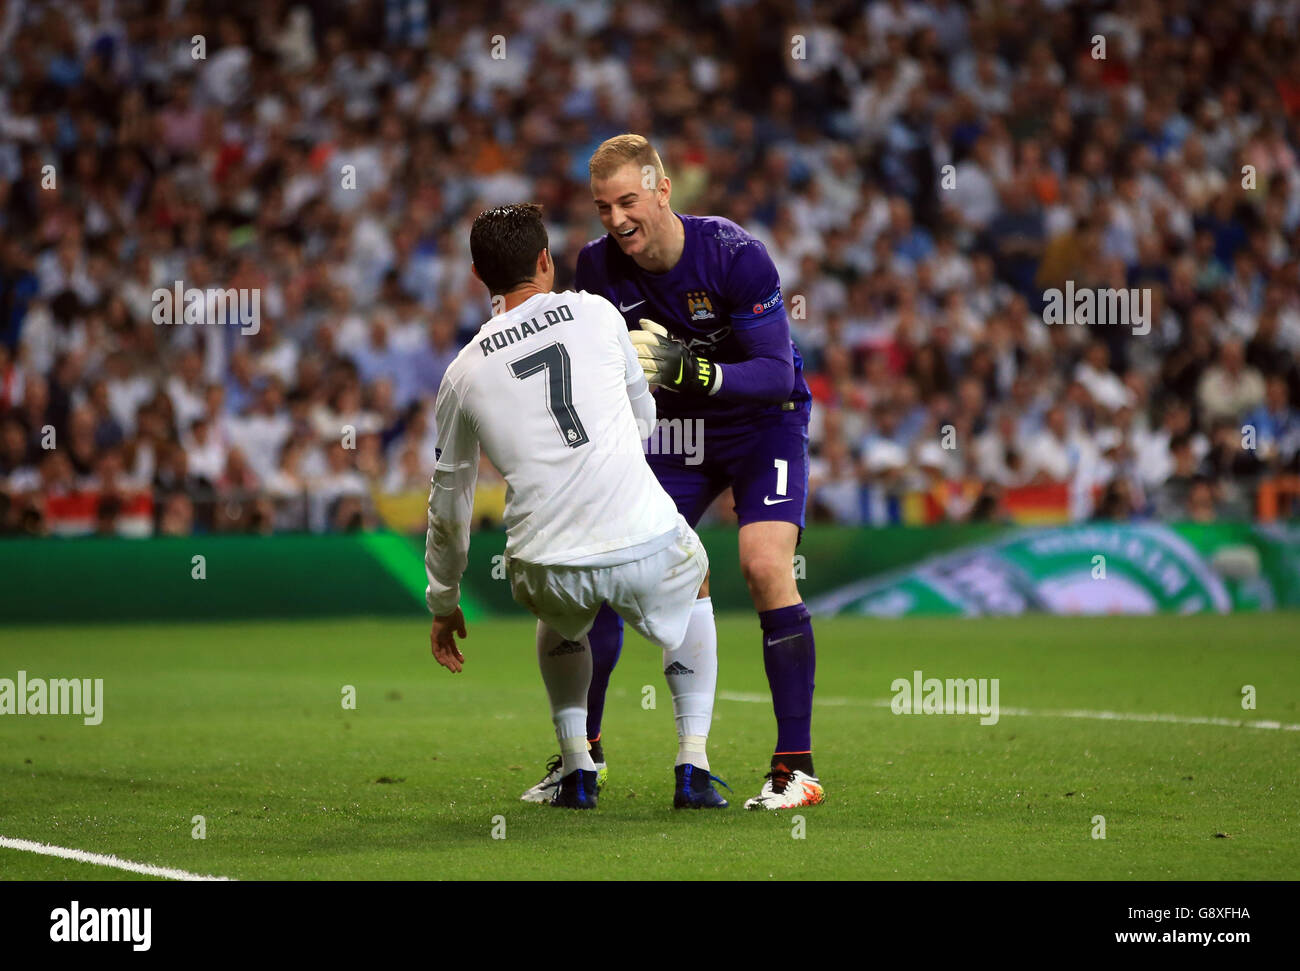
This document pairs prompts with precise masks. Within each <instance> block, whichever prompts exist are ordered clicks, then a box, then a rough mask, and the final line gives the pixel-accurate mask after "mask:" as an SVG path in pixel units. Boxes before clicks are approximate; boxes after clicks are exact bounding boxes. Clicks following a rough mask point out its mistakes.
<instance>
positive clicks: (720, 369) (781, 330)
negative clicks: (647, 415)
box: [629, 312, 794, 403]
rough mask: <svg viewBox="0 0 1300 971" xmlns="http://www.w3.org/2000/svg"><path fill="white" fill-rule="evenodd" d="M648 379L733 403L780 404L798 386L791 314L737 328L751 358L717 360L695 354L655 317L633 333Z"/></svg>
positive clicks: (633, 341)
mask: <svg viewBox="0 0 1300 971" xmlns="http://www.w3.org/2000/svg"><path fill="white" fill-rule="evenodd" d="M629 336H630V338H631V341H632V343H633V345H634V346H635V347H636V350H637V357H638V359H639V360H640V362H641V369H642V370H643V371H644V372H645V376H646V380H647V381H649V382H650V383H651V384H652V385H655V386H657V387H663V388H669V389H671V390H673V391H683V392H685V393H687V394H703V395H716V396H717V397H718V398H719V399H722V400H727V401H756V402H765V403H776V402H781V401H785V400H786V399H787V398H789V397H790V392H791V391H792V390H793V389H794V356H793V354H792V353H791V350H790V325H789V323H788V322H787V321H786V319H785V314H784V313H783V312H782V313H779V314H774V315H772V317H771V319H768V320H764V321H763V322H762V323H761V324H758V325H756V326H752V327H748V328H745V329H744V330H738V331H737V337H738V338H739V340H740V342H741V346H742V347H743V348H744V349H745V351H746V360H744V361H739V362H737V363H735V364H726V365H722V364H717V363H715V362H714V361H710V360H709V359H707V358H705V357H701V356H700V355H699V354H696V353H694V352H692V351H691V350H690V349H689V348H687V346H686V345H685V344H683V343H682V342H681V341H679V340H676V339H674V338H673V337H671V336H669V334H668V331H667V330H666V329H665V328H664V327H663V326H662V325H660V324H657V323H655V322H654V321H653V320H647V319H644V318H643V319H642V320H641V329H640V330H634V331H632V332H631V334H630V335H629Z"/></svg>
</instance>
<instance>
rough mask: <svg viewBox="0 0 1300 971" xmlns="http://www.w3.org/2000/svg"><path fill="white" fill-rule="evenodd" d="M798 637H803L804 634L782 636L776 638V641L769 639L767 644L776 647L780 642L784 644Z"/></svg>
mask: <svg viewBox="0 0 1300 971" xmlns="http://www.w3.org/2000/svg"><path fill="white" fill-rule="evenodd" d="M796 637H803V634H791V635H790V636H789V637H780V638H777V639H776V640H774V641H768V642H767V646H768V647H775V646H776V645H778V644H784V643H785V642H786V641H792V640H794V639H795V638H796Z"/></svg>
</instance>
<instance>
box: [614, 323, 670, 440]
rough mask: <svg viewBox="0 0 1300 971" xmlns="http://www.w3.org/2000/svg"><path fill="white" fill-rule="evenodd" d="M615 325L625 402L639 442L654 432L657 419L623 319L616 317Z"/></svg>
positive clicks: (648, 387)
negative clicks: (621, 361) (632, 419)
mask: <svg viewBox="0 0 1300 971" xmlns="http://www.w3.org/2000/svg"><path fill="white" fill-rule="evenodd" d="M611 309H612V308H611ZM615 325H616V326H615V332H616V333H617V334H618V340H619V344H620V345H621V346H622V348H623V380H624V382H625V384H626V385H627V400H628V402H629V403H630V404H631V405H632V417H633V418H634V419H635V420H636V426H637V433H638V434H639V435H640V436H641V440H642V441H645V440H646V439H647V438H649V437H650V436H651V435H652V434H654V430H655V419H656V418H657V417H658V411H657V409H656V407H655V398H654V395H652V394H651V393H650V384H649V382H648V381H647V380H646V376H645V373H644V371H643V370H642V367H641V359H640V357H639V356H638V354H637V349H636V346H635V345H634V344H633V343H632V340H631V336H630V335H629V334H628V330H627V328H626V327H625V326H624V325H623V318H622V317H618V318H617V319H616V320H615Z"/></svg>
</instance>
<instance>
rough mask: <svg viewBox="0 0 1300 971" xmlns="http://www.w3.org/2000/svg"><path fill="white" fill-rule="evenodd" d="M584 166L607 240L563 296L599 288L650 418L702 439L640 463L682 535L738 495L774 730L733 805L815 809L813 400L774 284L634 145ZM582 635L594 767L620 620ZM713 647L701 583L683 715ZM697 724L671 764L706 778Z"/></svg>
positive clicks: (614, 146) (683, 681)
mask: <svg viewBox="0 0 1300 971" xmlns="http://www.w3.org/2000/svg"><path fill="white" fill-rule="evenodd" d="M590 172H591V190H592V197H593V199H594V201H595V204H596V208H597V210H598V211H599V213H600V218H601V223H602V224H603V225H604V227H605V228H606V229H607V230H608V235H606V236H603V237H601V238H600V239H598V240H595V241H594V242H591V243H588V244H587V245H586V246H585V247H583V249H582V252H581V253H580V254H579V255H578V265H577V279H576V281H575V288H576V289H579V290H586V291H588V292H590V293H595V294H599V295H600V296H602V297H604V298H606V299H607V300H609V301H610V302H611V303H613V304H614V305H615V306H617V307H618V309H619V311H620V312H621V313H622V314H623V316H624V319H625V320H626V321H627V322H628V325H629V328H630V329H631V331H632V333H631V335H630V336H631V339H632V343H633V344H634V345H635V346H636V348H637V352H638V357H639V359H640V362H641V366H642V368H643V370H644V371H645V374H646V378H647V379H648V381H649V382H650V384H651V385H652V386H653V387H657V388H661V389H664V390H663V391H662V392H660V393H657V394H656V396H655V397H656V401H657V404H658V410H659V417H660V419H661V421H662V422H672V421H673V420H674V419H677V420H678V421H679V422H687V421H689V422H695V423H697V425H696V427H700V428H702V431H703V436H702V442H703V452H702V459H701V456H699V455H692V456H686V455H682V454H660V452H661V450H659V449H651V454H649V455H647V460H648V461H649V463H650V466H651V468H652V469H653V470H654V473H655V476H656V477H657V478H658V479H659V482H660V484H661V485H662V486H663V487H664V489H665V490H667V492H668V494H669V495H670V496H672V498H673V501H674V502H675V503H676V504H677V509H678V511H679V512H680V513H681V514H682V516H683V517H685V519H686V521H687V522H688V523H690V524H691V525H692V526H694V525H695V524H696V523H697V522H699V519H700V517H701V516H702V515H703V514H704V512H705V510H706V509H708V507H709V506H710V504H711V503H712V502H713V501H714V500H715V499H716V498H717V497H718V495H719V494H720V493H722V491H723V490H724V489H726V488H727V487H728V486H730V487H731V490H732V493H733V496H734V498H735V509H736V515H737V518H738V519H739V523H740V537H739V542H740V566H741V571H742V572H743V574H744V577H745V582H746V584H747V585H748V587H749V592H750V596H751V597H752V598H753V601H754V606H755V608H756V609H757V611H758V617H759V623H760V626H761V628H762V636H763V661H764V666H765V667H766V670H767V679H768V684H769V685H770V687H771V691H772V707H773V710H774V712H775V715H776V723H777V740H776V745H775V749H774V753H773V755H772V759H771V767H770V771H769V772H768V774H767V777H766V781H765V783H764V785H763V788H762V791H761V792H760V793H759V794H758V795H757V796H755V797H754V798H752V799H750V800H748V801H747V802H746V803H745V808H746V809H792V808H796V807H801V806H811V805H816V804H818V803H820V802H822V801H823V800H824V799H825V794H824V792H823V790H822V786H821V783H820V781H819V780H818V778H817V775H816V772H815V771H814V769H813V761H812V738H811V720H812V698H813V673H814V668H815V651H814V647H813V631H812V624H811V621H810V617H809V614H808V609H807V608H806V607H805V606H804V603H803V600H802V598H801V597H800V595H799V590H798V587H797V586H796V584H795V581H794V573H793V561H794V551H795V546H796V544H797V543H798V541H799V535H800V532H801V530H802V528H803V525H804V505H805V499H806V495H807V487H808V418H809V411H810V405H811V400H812V399H811V395H810V394H809V392H808V386H807V384H806V383H805V382H804V379H803V362H802V360H801V359H800V356H799V352H798V350H797V349H796V348H795V347H794V345H793V344H792V342H791V340H790V327H789V322H788V320H787V319H786V315H785V307H784V304H783V303H782V299H781V282H780V279H779V278H778V276H777V272H776V268H775V266H774V265H773V263H772V260H771V258H770V257H769V256H768V254H767V251H766V250H765V249H764V247H763V245H762V244H761V243H759V242H758V240H756V239H754V237H752V236H750V235H749V234H748V233H746V232H745V231H744V230H743V229H741V228H740V227H739V226H737V225H736V224H735V223H733V222H731V221H730V220H727V219H722V218H719V217H699V216H680V215H678V214H676V213H674V212H673V211H672V208H671V206H670V200H671V193H672V184H671V181H670V180H669V179H668V178H667V177H666V176H665V175H664V170H663V164H662V163H661V161H660V159H659V155H658V153H657V152H655V150H654V148H653V147H652V146H651V145H650V143H649V142H648V141H647V140H646V139H645V138H643V137H641V136H640V135H619V136H617V137H615V138H611V139H608V140H607V141H605V142H604V143H603V144H601V146H600V147H599V148H598V149H597V150H596V153H595V154H594V155H593V156H592V158H591V163H590ZM670 427H671V426H670ZM697 440H698V437H697ZM589 638H590V642H591V650H592V660H593V668H594V670H593V674H592V680H591V687H590V690H589V693H588V699H587V706H588V707H587V710H588V722H587V737H588V740H589V742H590V743H591V746H592V752H591V755H592V759H593V761H594V762H595V763H596V764H597V766H598V768H599V769H601V770H604V769H606V766H605V764H604V763H605V756H604V744H603V741H602V739H601V728H600V725H601V716H602V714H603V711H604V704H605V692H606V690H607V688H608V685H609V676H610V673H611V672H612V671H613V669H614V665H615V664H616V663H617V661H618V657H619V653H620V651H621V650H622V641H623V625H622V621H621V620H620V619H619V617H618V615H617V614H615V613H614V612H613V611H612V610H610V609H609V608H608V607H605V608H603V609H602V610H601V612H600V614H599V615H598V616H597V619H596V624H595V626H594V627H593V628H592V630H591V631H590V634H589ZM716 648H717V633H716V630H715V628H714V623H713V607H712V602H711V600H710V599H709V596H708V582H707V581H706V582H705V585H704V587H703V588H702V590H701V593H700V599H699V600H698V601H697V602H696V609H695V611H694V613H693V615H692V621H691V625H690V627H689V628H688V633H687V641H686V643H685V644H684V645H683V650H684V652H683V653H682V655H681V657H680V658H679V660H678V661H676V662H674V663H673V664H670V665H669V666H668V668H667V669H666V670H665V671H664V674H665V676H666V678H667V679H668V683H669V686H670V688H672V690H673V692H674V711H675V712H676V713H678V717H679V720H680V718H681V717H682V715H681V711H682V710H684V709H680V708H679V707H678V705H677V703H676V702H677V698H678V695H679V694H681V695H683V696H685V694H686V693H687V692H689V693H690V694H691V696H693V697H703V696H704V695H706V694H707V696H708V697H709V698H710V699H711V698H712V697H713V694H714V686H715V685H716V682H717V650H716ZM692 658H694V659H695V660H691V659H692ZM708 716H709V717H708V718H707V719H700V720H698V721H697V722H696V724H695V725H694V726H687V728H686V730H684V731H683V730H682V726H681V725H679V735H681V737H682V739H683V742H682V745H683V751H682V753H680V754H679V758H678V761H679V762H682V761H684V760H685V761H690V762H693V763H694V764H696V765H699V766H701V767H702V768H704V769H706V770H707V768H708V757H707V754H706V753H705V741H706V739H705V737H704V736H703V735H701V734H699V733H700V732H705V733H707V731H708V724H709V722H710V720H711V716H712V711H711V710H710V711H709V712H708ZM605 774H606V773H605V772H604V771H602V772H600V778H601V779H602V781H603V779H604V776H605ZM550 781H552V780H550V777H549V776H548V777H547V778H545V779H543V780H542V782H540V783H538V785H537V786H535V787H533V789H530V790H529V791H528V792H527V793H525V794H524V796H523V798H524V799H525V800H526V801H541V799H542V798H544V796H538V794H539V793H541V792H544V791H545V790H544V787H545V785H546V784H547V783H548V782H550ZM719 802H720V804H721V805H725V801H721V800H719Z"/></svg>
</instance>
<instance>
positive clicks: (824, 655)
mask: <svg viewBox="0 0 1300 971" xmlns="http://www.w3.org/2000/svg"><path fill="white" fill-rule="evenodd" d="M1297 620H1298V618H1297V616H1296V615H1295V614H1274V615H1262V616H1259V615H1257V616H1246V615H1241V616H1234V617H1191V618H1173V617H1164V618H1146V619H1124V618H1107V619H1093V620H1083V619H1059V618H1043V617H1036V618H1022V619H1014V620H978V621H958V620H944V621H940V620H934V621H872V620H836V621H823V622H819V623H818V624H817V636H818V679H817V680H818V686H819V696H821V697H822V698H824V699H825V703H822V704H819V706H818V708H817V710H816V715H815V718H814V741H815V743H816V745H815V747H816V753H817V767H818V771H819V774H820V775H821V776H822V779H823V780H824V782H825V784H826V788H827V793H828V797H829V799H828V802H827V804H826V805H824V806H821V807H817V808H813V809H809V810H805V811H804V812H803V813H802V815H803V817H804V820H805V832H804V838H803V839H795V838H794V837H793V835H792V830H793V824H794V821H793V819H792V817H791V815H790V814H776V813H746V812H744V811H743V810H741V809H740V808H739V804H740V802H742V801H743V800H744V799H745V798H746V797H748V796H750V795H753V794H754V793H755V792H757V790H758V787H759V785H760V784H761V782H762V775H763V772H764V771H765V770H766V761H767V755H768V754H769V752H770V746H771V744H772V743H773V741H774V730H773V723H772V714H771V709H770V706H769V705H768V704H767V703H766V702H761V701H760V702H759V703H754V702H752V701H743V700H727V699H726V698H725V697H724V699H723V700H720V701H719V702H718V706H717V717H716V721H715V723H714V732H713V737H712V739H711V745H710V752H711V756H712V761H713V768H714V771H715V772H716V773H717V774H719V775H721V776H722V777H723V778H725V779H726V780H727V781H728V782H730V783H731V785H732V786H733V787H734V788H735V799H734V804H733V807H732V808H731V809H728V810H725V811H722V812H710V813H690V812H673V811H672V810H671V809H670V808H669V807H670V804H671V797H672V791H671V779H672V775H671V764H672V757H673V754H674V751H675V741H674V738H673V729H672V714H671V705H670V700H669V696H668V692H667V689H666V687H665V686H664V683H663V677H662V675H661V674H660V661H659V658H658V656H657V652H656V651H654V650H653V649H651V648H650V647H649V645H647V644H646V643H645V642H643V641H641V640H639V639H638V638H636V637H635V636H634V635H631V636H629V640H628V644H627V646H626V648H625V650H624V654H623V660H622V662H621V664H620V666H619V668H618V670H617V671H616V672H615V675H614V681H613V687H612V690H611V696H610V700H609V706H608V709H607V716H606V720H605V738H606V742H607V749H606V751H607V754H608V757H609V760H610V767H611V779H610V784H609V786H608V788H607V789H606V791H605V794H604V795H603V796H602V799H601V805H600V808H599V809H598V810H597V811H596V812H594V813H571V812H563V811H559V810H552V809H550V808H549V807H545V806H533V805H525V804H521V803H519V802H518V801H517V796H518V793H519V792H520V791H522V790H523V789H524V788H526V787H527V786H528V785H530V784H532V783H533V782H535V781H537V778H538V777H539V775H540V773H541V769H542V762H543V761H544V759H545V757H546V756H548V755H549V754H550V753H551V752H552V751H553V750H554V748H555V744H554V739H553V736H552V735H551V728H550V722H549V719H548V717H547V712H546V705H545V696H544V694H543V691H542V686H541V681H540V677H539V675H538V674H537V671H536V665H535V661H534V658H533V647H532V642H533V638H532V625H531V623H527V622H522V621H521V622H515V621H493V622H482V623H478V624H474V625H473V626H472V627H471V630H470V635H471V636H470V640H469V641H467V642H466V643H465V652H466V656H467V659H468V664H467V667H466V671H465V673H464V674H462V675H459V676H452V675H450V674H448V673H447V672H446V671H444V670H443V669H442V668H439V667H437V666H436V665H435V664H434V663H433V661H432V660H431V658H430V657H429V652H428V637H427V628H426V626H425V625H424V624H423V623H421V622H419V621H415V622H406V621H364V620H363V621H330V622H328V623H325V622H321V623H301V622H294V623H255V624H248V623H231V624H229V625H210V624H209V625H193V626H181V625H168V626H162V625H158V626H144V625H141V626H117V627H98V628H81V627H62V628H53V627H46V628H42V627H31V628H17V629H15V628H10V629H8V630H5V631H3V632H0V677H7V678H14V677H15V676H16V673H17V671H18V670H19V669H20V668H21V669H24V670H26V671H27V672H28V675H29V676H30V677H71V676H77V677H101V678H103V679H104V681H105V696H106V700H105V714H104V721H103V724H102V725H99V726H97V727H87V726H84V725H82V724H81V722H80V719H77V718H73V717H54V716H45V717H37V716H13V715H5V716H0V835H3V836H8V837H18V838H24V839H31V840H38V841H42V842H48V843H53V844H57V845H60V846H68V847H75V848H79V849H84V850H90V851H93V852H99V853H112V854H116V855H118V856H120V857H122V858H125V859H129V860H135V861H140V862H146V863H153V864H157V865H163V866H170V867H178V868H183V869H186V870H191V871H196V872H201V873H209V874H218V875H224V876H229V877H236V878H240V879H316V878H330V879H338V878H366V879H376V878H378V879H386V878H417V879H428V878H435V879H442V878H446V879H451V878H454V879H466V878H526V879H528V878H563V877H581V878H598V879H599V878H622V879H628V878H630V879H641V878H678V879H682V878H686V879H702V878H703V879H707V878H746V879H769V878H774V879H783V878H786V879H788V878H799V879H808V878H823V877H829V878H895V879H949V878H994V879H1021V878H1030V879H1033V878H1081V879H1249V878H1265V879H1274V878H1294V877H1295V876H1296V874H1297V873H1298V872H1300V791H1298V788H1297V781H1296V775H1297V773H1296V766H1297V765H1298V764H1300V732H1297V731H1281V730H1263V729H1258V728H1249V727H1225V726H1219V725H1183V724H1165V723H1131V722H1119V721H1109V722H1108V721H1093V720H1083V719H1067V718H1061V717H1051V716H1045V715H1020V716H1013V715H1008V714H1004V715H1003V717H1002V719H1001V721H1000V722H999V723H998V724H997V725H994V726H981V725H980V724H979V722H978V717H977V716H938V715H930V716H925V715H895V714H893V713H892V712H891V711H890V710H889V708H887V707H878V706H873V705H872V704H871V702H872V701H878V700H880V699H887V698H888V697H889V696H890V683H891V682H892V681H893V680H894V679H895V678H899V677H910V676H911V672H912V671H913V670H915V669H917V668H919V669H921V670H922V671H924V672H925V674H926V675H927V676H936V677H940V678H946V677H989V678H993V677H996V678H998V679H999V680H1000V697H999V700H1000V703H1001V705H1002V706H1003V707H1004V708H1022V709H1031V710H1055V709H1104V710H1109V711H1114V712H1134V713H1153V712H1159V713H1169V714H1177V715H1189V716H1216V717H1225V718H1233V719H1240V718H1246V719H1251V720H1255V719H1259V720H1263V719H1271V720H1276V721H1280V722H1283V723H1287V724H1292V725H1294V724H1296V723H1300V710H1297V699H1300V655H1298V653H1297V650H1296V646H1297V644H1296V642H1297V638H1296V636H1295V632H1296V630H1297V627H1298V624H1297ZM719 638H720V645H721V646H720V653H721V658H722V660H721V665H722V673H721V677H720V682H721V684H720V689H721V690H722V691H724V692H727V693H733V694H736V695H740V696H744V695H758V696H760V697H761V696H765V695H766V691H767V686H766V681H765V678H764V674H763V666H762V654H761V648H760V646H759V640H758V630H757V622H756V620H755V619H754V618H752V617H746V616H738V617H725V618H721V619H720V622H719ZM349 684H350V685H354V686H355V687H356V690H357V708H356V710H354V711H345V710H343V709H342V707H341V705H340V697H341V694H340V692H341V688H342V686H344V685H349ZM1246 684H1251V685H1254V686H1255V687H1256V690H1257V692H1258V708H1257V710H1255V711H1243V710H1242V708H1241V701H1240V699H1241V688H1242V686H1243V685H1246ZM644 685H651V686H654V687H655V689H656V690H657V694H658V699H657V700H658V705H657V708H656V709H655V710H646V709H644V708H643V707H642V698H643V693H642V686H644ZM381 778H384V779H389V780H394V781H391V782H379V781H378V780H380V779H381ZM196 814H201V815H203V816H205V817H206V822H207V838H206V839H205V840H195V839H192V838H191V817H192V816H194V815H196ZM1094 815H1103V816H1105V819H1106V839H1105V840H1095V839H1092V838H1091V835H1090V834H1091V831H1092V818H1093V816H1094ZM498 816H500V817H504V821H505V836H506V838H505V839H493V838H492V830H493V821H494V817H498ZM1216 834H1226V838H1224V837H1221V836H1218V835H1216ZM127 876H128V875H125V874H120V873H118V872H117V871H110V870H106V869H102V868H98V867H91V866H89V865H86V864H80V863H72V862H67V861H63V860H56V859H50V858H45V857H38V856H34V855H32V854H28V853H21V852H17V851H14V850H7V849H0V877H3V878H9V879H38V878H39V879H48V878H71V879H83V878H87V877H91V878H104V877H108V878H115V877H122V878H125V877H127Z"/></svg>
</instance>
